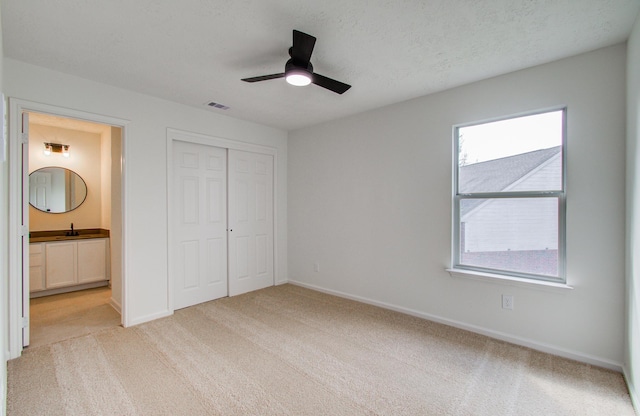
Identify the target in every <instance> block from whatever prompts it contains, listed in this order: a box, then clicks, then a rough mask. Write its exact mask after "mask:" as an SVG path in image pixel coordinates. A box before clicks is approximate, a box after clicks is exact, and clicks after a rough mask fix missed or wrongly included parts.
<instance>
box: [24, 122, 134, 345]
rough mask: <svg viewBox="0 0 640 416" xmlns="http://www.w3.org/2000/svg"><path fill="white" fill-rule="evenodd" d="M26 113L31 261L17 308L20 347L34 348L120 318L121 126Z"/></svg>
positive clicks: (97, 327) (98, 327)
mask: <svg viewBox="0 0 640 416" xmlns="http://www.w3.org/2000/svg"><path fill="white" fill-rule="evenodd" d="M26 114H27V116H28V129H27V131H28V148H27V149H25V151H27V152H28V158H23V161H26V163H24V165H25V166H23V169H26V174H27V175H28V187H29V191H28V198H29V206H28V208H27V209H28V224H29V252H28V256H29V263H28V268H27V267H25V270H23V273H24V278H23V290H24V289H26V288H27V287H28V288H29V289H28V294H29V295H28V298H27V296H25V297H24V298H25V300H24V303H25V304H24V305H23V310H28V311H29V323H30V325H29V331H28V333H25V334H23V346H32V347H35V346H39V345H44V344H50V343H53V342H58V341H62V340H64V339H69V338H74V337H77V336H81V335H86V334H88V333H92V332H96V331H99V330H101V329H104V328H108V327H112V326H117V325H120V324H121V322H122V318H121V312H122V246H123V245H122V229H123V222H122V218H123V216H122V159H123V158H122V137H123V134H122V133H123V129H122V127H119V126H112V125H109V124H103V123H97V122H91V121H86V120H80V119H76V118H69V117H63V116H57V115H52V114H46V113H40V112H34V111H28V112H26ZM25 254H26V253H25ZM23 293H24V292H23ZM25 332H26V331H25Z"/></svg>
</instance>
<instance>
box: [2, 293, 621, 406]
mask: <svg viewBox="0 0 640 416" xmlns="http://www.w3.org/2000/svg"><path fill="white" fill-rule="evenodd" d="M8 370H9V371H8V403H7V411H8V414H9V415H45V414H46V415H218V414H219V415H365V414H366V415H491V416H496V415H536V416H539V415H580V416H583V415H598V416H600V415H616V416H621V415H634V411H633V409H632V407H631V403H630V399H629V395H628V393H627V390H626V387H625V384H624V381H623V379H622V376H621V375H620V374H618V373H615V372H612V371H608V370H603V369H600V368H596V367H593V366H589V365H586V364H581V363H577V362H573V361H569V360H565V359H562V358H558V357H554V356H551V355H547V354H543V353H539V352H536V351H532V350H529V349H526V348H522V347H518V346H514V345H510V344H507V343H504V342H501V341H496V340H493V339H490V338H486V337H483V336H480V335H476V334H472V333H468V332H465V331H461V330H458V329H454V328H450V327H447V326H444V325H439V324H435V323H432V322H428V321H424V320H421V319H418V318H414V317H410V316H406V315H402V314H399V313H395V312H391V311H387V310H383V309H379V308H375V307H372V306H368V305H363V304H360V303H356V302H352V301H349V300H344V299H340V298H336V297H332V296H328V295H325V294H321V293H318V292H314V291H310V290H307V289H303V288H300V287H296V286H292V285H284V286H279V287H273V288H268V289H265V290H261V291H257V292H253V293H248V294H245V295H242V296H237V297H233V298H226V299H220V300H217V301H214V302H208V303H205V304H202V305H198V306H195V307H191V308H186V309H183V310H180V311H177V312H176V314H175V315H174V316H172V317H169V318H166V319H161V320H157V321H153V322H149V323H146V324H142V325H139V326H136V327H133V328H128V329H124V328H121V327H117V328H111V329H106V330H102V331H100V332H97V333H94V334H90V335H87V336H83V337H78V338H74V339H71V340H66V341H62V342H58V343H55V344H51V345H45V346H41V347H37V348H33V349H29V351H27V352H26V353H25V354H24V355H23V356H22V357H21V358H18V359H16V360H13V361H10V362H9V365H8Z"/></svg>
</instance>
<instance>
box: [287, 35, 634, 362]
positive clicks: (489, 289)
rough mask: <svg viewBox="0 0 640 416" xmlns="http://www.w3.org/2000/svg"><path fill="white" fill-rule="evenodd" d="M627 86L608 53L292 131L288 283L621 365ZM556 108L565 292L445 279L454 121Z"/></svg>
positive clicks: (620, 59) (615, 56)
mask: <svg viewBox="0 0 640 416" xmlns="http://www.w3.org/2000/svg"><path fill="white" fill-rule="evenodd" d="M624 77H625V45H618V46H613V47H609V48H605V49H601V50H598V51H595V52H592V53H588V54H583V55H579V56H576V57H572V58H569V59H564V60H561V61H557V62H554V63H550V64H547V65H543V66H539V67H534V68H531V69H527V70H523V71H519V72H515V73H511V74H507V75H504V76H500V77H496V78H492V79H489V80H485V81H482V82H477V83H474V84H470V85H467V86H463V87H460V88H456V89H452V90H448V91H444V92H442V93H438V94H433V95H429V96H426V97H422V98H418V99H415V100H412V101H408V102H403V103H400V104H397V105H392V106H388V107H385V108H381V109H377V110H373V111H370V112H367V113H363V114H359V115H355V116H353V117H349V118H345V119H342V120H338V121H333V122H328V123H325V124H321V125H318V126H314V127H310V128H306V129H301V130H297V131H293V132H290V134H289V213H290V214H289V230H290V231H289V247H290V248H289V277H290V281H295V282H299V283H302V284H304V285H308V286H311V287H316V288H321V289H324V290H327V291H331V292H334V293H339V294H343V295H346V296H350V297H354V298H358V299H363V300H366V301H370V302H374V303H377V304H384V305H387V306H389V307H393V308H396V309H401V310H404V311H409V312H412V313H415V314H417V315H421V316H427V317H431V318H433V319H438V320H441V321H444V322H448V323H452V324H455V325H458V326H462V327H466V328H470V329H473V330H477V331H480V332H485V333H490V334H492V335H494V336H497V337H501V338H504V339H508V340H511V341H514V342H520V343H522V344H526V345H532V346H535V347H536V348H539V349H543V350H548V351H553V352H555V353H559V354H562V355H565V356H571V357H574V358H580V359H582V360H585V361H589V362H595V363H598V364H601V365H606V366H609V367H612V368H620V366H621V364H622V360H623V334H624V324H623V322H624V315H623V312H624V311H623V308H624V307H623V305H624V154H625V141H624V137H625V126H624V123H625V116H624V114H625V111H624V109H625V82H624ZM561 105H567V107H568V150H567V156H568V202H567V211H568V214H567V215H568V219H567V222H568V224H567V238H568V244H567V261H568V265H567V273H568V283H569V284H570V285H572V286H573V287H574V288H575V289H574V290H568V289H548V288H547V289H545V288H541V287H539V286H531V285H510V284H506V283H501V282H498V281H495V280H476V279H465V278H460V277H451V276H449V274H448V273H447V272H445V267H448V266H450V262H451V209H452V207H451V205H452V204H451V201H452V194H451V192H452V149H453V146H452V126H453V125H455V124H461V123H469V122H474V121H480V120H485V119H489V118H495V117H504V116H508V115H513V114H516V113H521V112H526V111H531V110H539V109H547V108H550V107H557V106H561ZM315 262H317V263H319V270H320V271H319V272H314V263H315ZM501 294H511V295H513V296H514V300H515V310H513V311H506V310H502V309H501Z"/></svg>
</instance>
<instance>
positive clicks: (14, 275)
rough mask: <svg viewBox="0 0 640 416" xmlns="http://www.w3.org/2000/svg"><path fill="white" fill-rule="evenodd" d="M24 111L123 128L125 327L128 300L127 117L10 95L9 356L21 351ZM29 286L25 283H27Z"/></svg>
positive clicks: (123, 323) (123, 286)
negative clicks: (22, 141) (22, 128)
mask: <svg viewBox="0 0 640 416" xmlns="http://www.w3.org/2000/svg"><path fill="white" fill-rule="evenodd" d="M23 112H36V113H43V114H50V115H53V116H59V117H67V118H75V119H79V120H85V121H90V122H93V123H102V124H108V125H111V126H114V127H119V128H121V129H122V177H121V178H122V206H121V209H122V311H121V318H122V325H123V326H125V327H126V326H128V324H129V318H128V313H127V312H128V309H129V308H128V299H127V292H128V290H127V281H128V279H127V278H126V276H127V273H126V270H127V256H126V254H127V253H126V241H127V236H126V232H127V230H128V227H127V216H126V213H127V211H126V206H127V198H126V190H127V187H126V163H125V160H126V154H127V143H128V141H127V139H126V136H127V125H128V124H129V120H124V119H120V118H115V117H110V116H105V115H100V114H94V113H89V112H85V111H80V110H74V109H69V108H64V107H58V106H55V105H49V104H42V103H37V102H33V101H28V100H23V99H20V98H14V97H9V114H8V121H9V122H8V124H9V126H8V127H9V143H8V158H7V160H8V162H9V230H8V234H9V239H8V246H9V247H8V248H9V282H8V299H9V305H8V306H9V316H8V318H9V319H8V321H9V340H8V341H9V342H8V348H9V351H8V353H9V355H8V358H9V359H12V358H17V357H19V356H20V355H21V353H22V349H23V347H22V308H23V294H22V289H23V268H24V267H27V268H28V267H29V263H28V262H29V259H28V255H27V256H25V257H26V259H24V261H23V258H22V257H23V256H22V250H21V245H20V243H19V240H20V234H21V230H20V228H21V227H20V221H19V219H20V213H21V212H22V210H23V209H28V208H29V207H28V205H27V206H26V207H25V206H23V201H22V194H21V192H22V183H21V182H22V174H23V170H24V169H28V167H25V166H24V164H23V162H22V158H21V155H20V146H21V140H20V130H21V124H22V122H21V119H22V113H23ZM27 288H28V282H27Z"/></svg>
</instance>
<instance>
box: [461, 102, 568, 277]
mask: <svg viewBox="0 0 640 416" xmlns="http://www.w3.org/2000/svg"><path fill="white" fill-rule="evenodd" d="M553 112H562V144H561V153H562V154H561V164H562V172H561V175H562V179H561V188H562V189H561V190H559V191H515V192H473V193H460V192H459V189H458V188H459V183H458V175H459V169H460V166H459V156H460V153H459V150H460V140H459V131H460V129H461V128H465V127H471V126H477V125H482V124H488V123H494V122H499V121H505V120H512V119H516V118H521V117H528V116H535V115H539V114H546V113H553ZM513 198H556V199H557V201H558V276H557V277H556V276H548V275H542V274H534V273H525V272H517V271H511V270H503V269H493V268H487V267H479V266H470V265H466V264H461V263H460V257H461V256H460V243H461V241H460V237H461V235H460V204H461V201H462V200H465V199H513ZM452 209H453V213H452V219H453V226H452V256H451V261H452V265H451V267H452V269H453V270H465V271H470V272H476V273H478V274H480V275H491V274H494V275H499V276H506V277H514V278H518V279H525V280H527V281H534V282H535V281H542V282H552V283H560V284H566V282H567V276H566V234H567V233H566V212H567V107H566V106H563V107H553V108H548V109H544V110H538V111H531V112H525V113H519V114H515V115H510V116H505V117H499V118H493V119H488V120H482V121H475V122H471V123H464V124H456V125H454V126H453V203H452Z"/></svg>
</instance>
